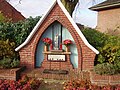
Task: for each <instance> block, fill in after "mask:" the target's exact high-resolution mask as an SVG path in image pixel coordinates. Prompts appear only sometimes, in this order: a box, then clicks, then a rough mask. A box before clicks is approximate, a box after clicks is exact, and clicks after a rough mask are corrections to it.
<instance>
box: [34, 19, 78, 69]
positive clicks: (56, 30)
mask: <svg viewBox="0 0 120 90" xmlns="http://www.w3.org/2000/svg"><path fill="white" fill-rule="evenodd" d="M56 35H58V37H59V41H58V44H61V43H62V42H63V41H64V40H65V39H70V40H72V42H73V44H72V45H70V52H71V55H70V60H71V63H72V65H73V67H74V68H78V51H77V47H76V44H75V41H74V39H73V37H72V35H71V33H70V32H69V31H68V30H67V29H66V28H65V27H64V26H63V25H62V24H60V23H59V22H58V21H55V22H53V23H52V24H51V25H50V26H49V27H48V28H47V29H46V30H45V32H44V33H43V34H42V36H41V38H40V39H39V42H38V45H37V48H36V60H35V61H36V65H35V66H36V67H40V66H41V64H42V62H43V60H44V54H43V48H44V43H43V42H42V39H43V38H46V37H48V38H50V39H51V40H52V43H53V45H54V38H55V36H56ZM59 46H60V45H58V48H59ZM54 49H55V48H54ZM62 49H63V50H65V46H64V45H63V48H62Z"/></svg>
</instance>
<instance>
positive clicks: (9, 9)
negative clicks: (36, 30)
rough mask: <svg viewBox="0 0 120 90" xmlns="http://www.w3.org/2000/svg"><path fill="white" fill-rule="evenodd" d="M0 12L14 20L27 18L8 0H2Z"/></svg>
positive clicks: (0, 1)
mask: <svg viewBox="0 0 120 90" xmlns="http://www.w3.org/2000/svg"><path fill="white" fill-rule="evenodd" d="M0 12H1V13H3V15H4V16H5V17H6V18H8V19H11V20H12V21H13V22H17V21H20V20H24V19H25V17H24V16H23V15H22V14H21V13H20V12H19V11H17V10H16V9H15V8H14V7H13V6H12V5H11V4H9V3H8V2H7V1H6V0H0Z"/></svg>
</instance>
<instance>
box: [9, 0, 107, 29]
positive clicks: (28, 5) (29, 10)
mask: <svg viewBox="0 0 120 90" xmlns="http://www.w3.org/2000/svg"><path fill="white" fill-rule="evenodd" d="M90 1H91V0H80V2H79V4H78V5H77V6H76V9H75V11H74V13H73V19H74V21H75V22H76V23H81V24H82V25H85V26H88V27H92V28H95V27H96V25H97V12H96V11H91V10H89V9H88V8H89V7H91V6H93V5H95V4H98V3H100V2H102V1H105V0H96V2H94V3H93V2H90ZM53 2H54V0H21V2H20V3H19V0H10V1H9V3H10V4H11V5H12V6H13V7H14V8H16V9H17V10H18V11H19V12H21V14H22V15H23V16H25V17H26V18H28V17H30V16H32V17H36V16H42V15H43V14H44V13H45V11H46V10H47V9H48V8H49V7H50V6H51V5H52V3H53Z"/></svg>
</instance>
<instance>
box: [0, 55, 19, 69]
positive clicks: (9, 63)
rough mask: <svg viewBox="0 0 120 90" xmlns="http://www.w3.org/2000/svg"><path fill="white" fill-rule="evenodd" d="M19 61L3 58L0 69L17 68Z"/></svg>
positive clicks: (0, 61)
mask: <svg viewBox="0 0 120 90" xmlns="http://www.w3.org/2000/svg"><path fill="white" fill-rule="evenodd" d="M19 64H20V61H19V60H18V59H11V58H6V57H4V58H3V59H2V60H0V65H1V68H16V67H19Z"/></svg>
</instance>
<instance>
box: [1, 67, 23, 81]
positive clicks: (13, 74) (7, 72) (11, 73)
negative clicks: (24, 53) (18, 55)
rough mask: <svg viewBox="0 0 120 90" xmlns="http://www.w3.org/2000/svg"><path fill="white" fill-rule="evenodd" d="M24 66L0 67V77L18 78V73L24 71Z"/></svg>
mask: <svg viewBox="0 0 120 90" xmlns="http://www.w3.org/2000/svg"><path fill="white" fill-rule="evenodd" d="M24 69H25V67H20V68H13V69H0V79H8V80H15V81H16V80H18V79H19V78H20V74H21V72H22V71H24Z"/></svg>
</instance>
